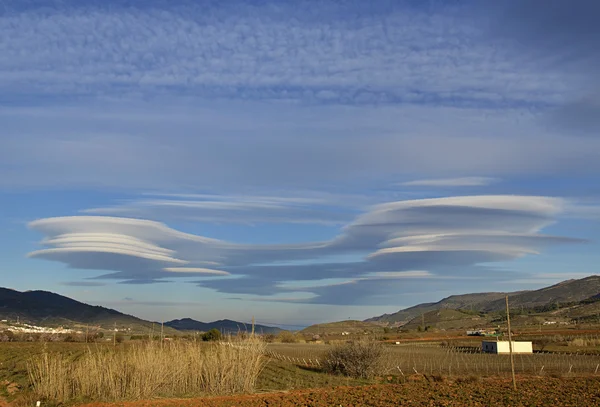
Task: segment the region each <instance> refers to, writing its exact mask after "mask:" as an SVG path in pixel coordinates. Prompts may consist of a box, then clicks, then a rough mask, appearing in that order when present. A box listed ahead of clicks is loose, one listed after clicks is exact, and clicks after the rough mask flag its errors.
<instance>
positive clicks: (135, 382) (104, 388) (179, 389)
mask: <svg viewBox="0 0 600 407" xmlns="http://www.w3.org/2000/svg"><path fill="white" fill-rule="evenodd" d="M264 350H265V345H264V343H263V342H261V341H259V340H257V339H247V340H244V341H237V342H229V343H210V344H206V343H204V344H200V343H194V342H183V341H178V342H173V343H165V344H163V345H162V346H161V344H160V343H157V342H148V343H142V344H136V345H132V346H128V347H125V348H122V349H111V348H105V347H90V348H88V350H87V351H86V352H85V353H84V354H83V355H82V356H80V357H79V358H78V359H76V360H74V361H73V360H70V359H69V358H68V357H67V356H65V355H63V354H59V353H48V352H44V353H43V354H41V355H39V356H36V357H34V358H32V359H31V360H30V361H29V362H28V373H29V377H30V381H31V383H32V385H33V389H34V392H35V393H36V394H37V395H38V396H39V397H41V398H44V399H47V400H53V401H57V402H65V401H69V400H74V399H80V400H81V399H93V400H124V399H140V398H150V397H158V396H164V397H176V396H185V395H192V394H233V393H242V392H244V393H247V392H252V391H254V388H255V385H256V380H257V378H258V375H259V374H260V372H261V370H262V368H263V366H264V359H263V353H264Z"/></svg>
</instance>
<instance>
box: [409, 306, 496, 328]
mask: <svg viewBox="0 0 600 407" xmlns="http://www.w3.org/2000/svg"><path fill="white" fill-rule="evenodd" d="M490 319H491V318H490V317H489V316H486V315H479V314H477V313H472V312H467V311H459V310H454V309H438V310H433V311H429V312H426V313H424V314H423V315H420V316H418V317H415V318H413V319H412V320H410V321H408V322H407V323H406V324H405V325H403V328H406V329H418V328H419V326H425V327H426V326H431V327H434V328H437V329H474V328H485V327H487V326H488V325H489V322H490ZM423 324H424V325H423Z"/></svg>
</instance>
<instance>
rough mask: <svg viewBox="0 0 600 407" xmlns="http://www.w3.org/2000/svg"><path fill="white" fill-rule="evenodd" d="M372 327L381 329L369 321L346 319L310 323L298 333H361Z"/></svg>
mask: <svg viewBox="0 0 600 407" xmlns="http://www.w3.org/2000/svg"><path fill="white" fill-rule="evenodd" d="M374 329H375V330H381V329H382V328H381V327H380V326H378V325H377V324H374V323H371V322H365V321H354V320H348V321H339V322H329V323H325V324H315V325H311V326H309V327H307V328H304V329H303V330H301V331H300V333H302V334H312V335H315V334H319V335H322V334H327V335H340V334H341V333H342V332H349V333H362V332H364V331H372V330H374Z"/></svg>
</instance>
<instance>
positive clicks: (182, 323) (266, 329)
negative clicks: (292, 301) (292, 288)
mask: <svg viewBox="0 0 600 407" xmlns="http://www.w3.org/2000/svg"><path fill="white" fill-rule="evenodd" d="M165 326H169V327H171V328H174V329H177V330H178V331H203V332H206V331H209V330H211V329H218V330H219V331H221V332H222V333H227V334H236V333H238V332H240V331H245V332H250V331H251V330H252V325H251V324H246V323H244V322H237V321H232V320H230V319H222V320H219V321H214V322H200V321H196V320H194V319H191V318H183V319H174V320H173V321H169V322H165ZM280 331H281V329H280V328H276V327H272V326H266V325H258V324H255V325H254V332H256V333H259V334H261V333H265V334H272V333H277V332H280Z"/></svg>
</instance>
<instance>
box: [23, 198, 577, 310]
mask: <svg viewBox="0 0 600 407" xmlns="http://www.w3.org/2000/svg"><path fill="white" fill-rule="evenodd" d="M563 207H564V202H563V200H561V199H556V198H548V197H532V196H507V195H498V196H463V197H448V198H436V199H421V200H411V201H398V202H389V203H384V204H380V205H377V206H374V207H373V208H371V209H370V210H369V211H367V212H366V213H364V214H362V215H360V216H358V217H357V218H356V219H355V220H354V221H353V222H351V223H350V224H348V225H347V226H345V227H344V228H342V230H341V231H340V234H339V235H338V236H337V237H335V238H334V239H332V240H329V241H322V242H307V243H305V244H294V245H284V244H281V245H255V244H233V243H228V242H225V241H221V240H215V239H211V238H208V237H204V236H197V235H193V234H188V233H183V232H180V231H177V230H174V229H171V228H169V227H168V226H166V225H164V224H162V223H159V222H155V221H149V220H143V219H129V218H116V217H105V216H74V217H62V218H48V219H41V220H37V221H34V222H31V223H30V225H29V226H30V227H31V228H32V229H34V230H36V231H39V232H40V233H42V234H44V235H45V236H46V238H45V239H43V240H42V242H41V244H42V245H43V246H45V247H44V248H43V249H40V250H37V251H34V252H32V253H30V254H29V255H30V256H31V257H38V258H44V259H48V260H54V261H60V262H63V263H65V264H67V265H69V266H70V267H72V268H78V269H86V270H104V271H111V272H112V273H110V274H104V275H100V276H97V277H96V278H105V279H114V280H117V281H121V282H135V283H148V282H150V283H151V282H158V281H161V280H162V279H165V278H173V277H176V278H185V277H194V278H199V277H201V279H200V280H196V281H194V283H196V284H198V285H200V286H204V287H209V288H212V289H215V290H218V291H221V292H228V293H242V294H254V295H261V296H273V295H277V294H281V293H283V292H287V293H289V291H294V290H296V291H299V289H297V288H296V289H294V287H303V288H302V290H301V291H303V292H312V293H313V294H315V295H317V296H318V297H320V298H321V300H323V298H324V297H325V296H327V293H326V291H327V287H335V290H336V293H338V295H339V293H340V290H342V291H343V290H344V287H345V286H347V285H348V284H323V283H322V282H321V283H320V281H323V282H325V281H327V282H329V281H331V279H344V280H343V281H349V282H352V283H353V284H352V292H353V295H354V296H355V297H357V298H360V296H361V292H360V287H368V292H363V293H362V294H363V295H365V296H376V295H377V289H376V287H377V284H380V285H381V287H383V286H384V285H385V284H383V283H387V284H391V283H393V284H405V283H401V282H404V281H407V277H410V279H411V280H412V279H419V278H427V279H431V278H436V277H437V276H444V275H446V276H448V275H451V274H452V273H454V272H455V270H456V267H463V268H465V270H467V269H468V267H472V266H477V265H479V264H482V263H490V262H498V261H507V260H513V259H516V258H519V257H523V256H526V255H535V254H538V253H540V252H541V251H542V250H544V248H546V247H547V246H548V245H550V244H557V243H567V242H573V241H577V240H576V239H570V238H565V237H560V236H550V235H545V234H542V233H541V230H542V229H543V228H544V227H546V226H548V225H550V224H552V223H554V222H556V219H557V216H558V215H559V214H560V213H561V212H562V210H563ZM339 256H347V257H348V256H349V258H350V259H351V260H345V261H344V262H336V261H332V260H331V258H337V257H339ZM282 262H285V264H286V265H282ZM207 266H208V267H207ZM414 270H419V273H416V274H415V272H414ZM299 281H304V283H303V284H297V283H298V282H299ZM348 286H349V285H348ZM331 289H333V288H331ZM332 301H335V300H334V299H332Z"/></svg>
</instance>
